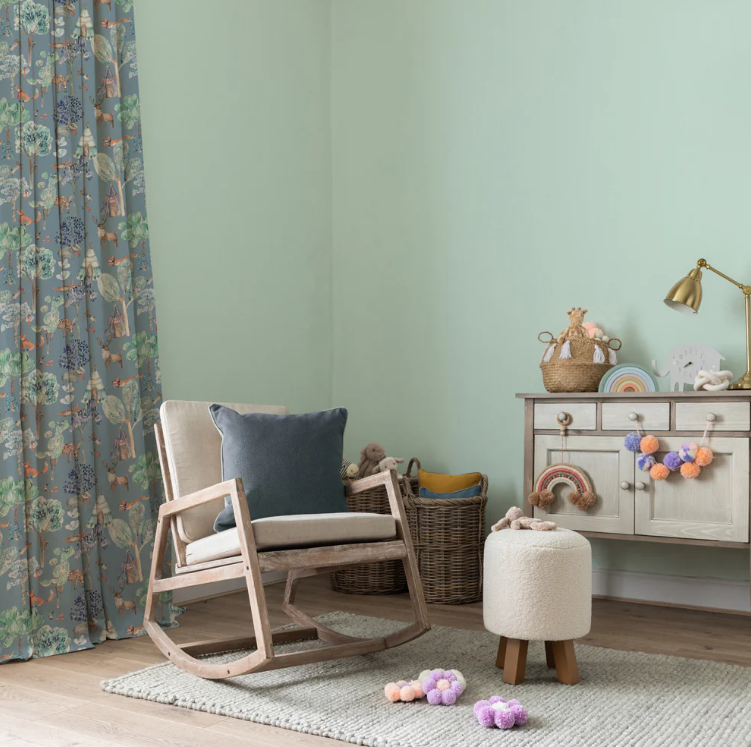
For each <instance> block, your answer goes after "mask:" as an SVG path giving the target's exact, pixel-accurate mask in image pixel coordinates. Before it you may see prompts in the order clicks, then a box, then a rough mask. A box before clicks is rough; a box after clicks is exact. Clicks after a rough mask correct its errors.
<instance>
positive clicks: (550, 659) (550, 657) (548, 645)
mask: <svg viewBox="0 0 751 747" xmlns="http://www.w3.org/2000/svg"><path fill="white" fill-rule="evenodd" d="M545 661H546V662H547V665H548V669H555V654H554V653H553V641H545Z"/></svg>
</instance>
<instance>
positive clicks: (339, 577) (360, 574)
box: [331, 478, 417, 594]
mask: <svg viewBox="0 0 751 747" xmlns="http://www.w3.org/2000/svg"><path fill="white" fill-rule="evenodd" d="M413 480H414V482H415V485H416V484H417V479H416V478H413ZM400 485H401V486H402V488H403V489H404V481H402V482H400ZM347 507H348V508H349V510H350V511H354V512H358V513H371V514H391V506H390V505H389V499H388V495H387V494H386V486H385V485H379V486H378V487H377V488H371V489H370V490H364V491H363V492H362V493H357V494H356V495H350V496H347ZM331 588H332V589H333V590H334V591H340V592H342V593H344V594H398V593H399V592H403V591H406V590H407V579H406V577H405V575H404V567H403V565H402V561H401V560H384V561H383V562H381V563H370V564H369V565H355V566H351V567H350V568H345V569H344V570H341V571H336V573H332V574H331Z"/></svg>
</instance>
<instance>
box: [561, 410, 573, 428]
mask: <svg viewBox="0 0 751 747" xmlns="http://www.w3.org/2000/svg"><path fill="white" fill-rule="evenodd" d="M557 420H558V422H559V423H560V424H561V425H571V421H572V420H573V418H572V417H571V415H569V414H568V413H567V412H563V410H561V412H559V413H558V418H557Z"/></svg>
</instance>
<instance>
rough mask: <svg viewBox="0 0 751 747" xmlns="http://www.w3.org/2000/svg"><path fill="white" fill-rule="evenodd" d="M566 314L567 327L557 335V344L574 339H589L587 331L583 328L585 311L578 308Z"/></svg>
mask: <svg viewBox="0 0 751 747" xmlns="http://www.w3.org/2000/svg"><path fill="white" fill-rule="evenodd" d="M566 313H567V314H568V320H569V325H568V327H566V329H564V330H563V332H561V334H560V335H558V342H563V341H564V340H571V339H572V338H576V337H582V338H584V339H589V331H588V330H587V329H586V328H585V327H584V315H585V314H586V313H587V309H582V307H581V306H579V307H577V308H573V309H571V311H567V312H566Z"/></svg>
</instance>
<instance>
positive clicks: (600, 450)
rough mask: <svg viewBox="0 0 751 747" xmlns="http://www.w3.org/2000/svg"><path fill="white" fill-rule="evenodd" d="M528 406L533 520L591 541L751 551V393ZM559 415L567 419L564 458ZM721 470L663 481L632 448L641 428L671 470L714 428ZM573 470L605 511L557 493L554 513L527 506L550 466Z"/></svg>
mask: <svg viewBox="0 0 751 747" xmlns="http://www.w3.org/2000/svg"><path fill="white" fill-rule="evenodd" d="M517 397H519V398H520V399H523V400H524V511H525V513H526V514H527V515H528V516H532V515H534V516H536V517H538V518H541V519H546V518H547V519H551V520H552V521H555V522H556V523H557V524H558V525H559V526H562V527H567V528H568V529H573V530H576V531H578V532H581V533H582V534H583V535H585V536H587V537H596V538H603V539H607V538H611V539H619V540H638V541H642V542H665V543H674V544H681V545H703V546H707V547H710V546H711V547H730V548H744V549H751V544H749V444H750V443H751V391H743V392H741V391H732V392H728V391H725V392H655V393H648V394H636V393H634V394H604V393H598V392H582V393H578V392H577V393H572V394H552V393H543V394H518V395H517ZM559 413H567V414H568V416H569V417H570V419H571V424H570V425H569V426H568V428H567V436H566V453H565V454H564V456H563V459H562V458H561V433H560V425H559V421H558V415H559ZM708 421H709V422H710V424H711V434H710V439H709V443H708V445H709V446H710V448H711V449H712V451H713V452H714V457H715V458H714V461H713V462H712V464H711V465H709V466H708V467H706V468H705V469H703V470H702V472H701V474H700V475H699V477H698V478H696V479H694V480H687V479H685V478H683V477H682V476H681V475H680V474H673V475H671V476H670V477H669V478H668V479H667V480H661V481H656V480H652V479H651V478H650V477H649V473H647V472H642V471H641V470H639V469H638V468H637V466H636V454H634V453H633V452H630V451H628V449H626V448H625V447H624V445H623V439H624V437H625V436H626V434H628V433H630V432H632V431H634V430H635V422H638V423H639V427H640V429H641V431H642V432H643V433H645V434H652V435H654V436H657V437H658V438H659V440H660V451H659V452H658V453H657V454H656V455H655V456H656V457H657V459H658V461H662V457H664V455H665V453H666V452H667V451H677V450H678V448H679V447H680V446H681V444H683V443H686V442H687V441H696V442H698V441H699V440H700V439H701V437H702V434H703V433H704V428H705V426H706V424H707V422H708ZM560 461H563V462H570V463H571V464H574V465H576V466H578V467H581V468H582V469H584V470H585V471H586V472H587V474H588V475H589V476H590V478H591V480H592V483H593V485H594V489H595V493H596V494H597V503H596V504H595V505H594V506H593V507H592V508H590V509H589V510H587V511H580V510H579V509H577V508H576V507H575V506H573V505H572V504H571V503H569V501H568V500H566V497H567V495H568V492H569V491H570V488H568V487H567V486H565V485H560V484H559V485H557V486H556V489H555V490H554V491H553V492H554V493H555V495H556V499H555V501H554V502H553V503H552V504H551V505H550V506H548V508H547V510H542V509H540V508H535V507H533V506H531V505H530V504H529V502H528V499H527V497H528V496H529V494H530V493H531V492H532V486H533V484H534V480H535V477H536V476H537V475H538V474H539V473H540V472H541V471H542V469H544V468H545V467H547V466H549V465H550V464H554V463H556V462H560Z"/></svg>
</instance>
